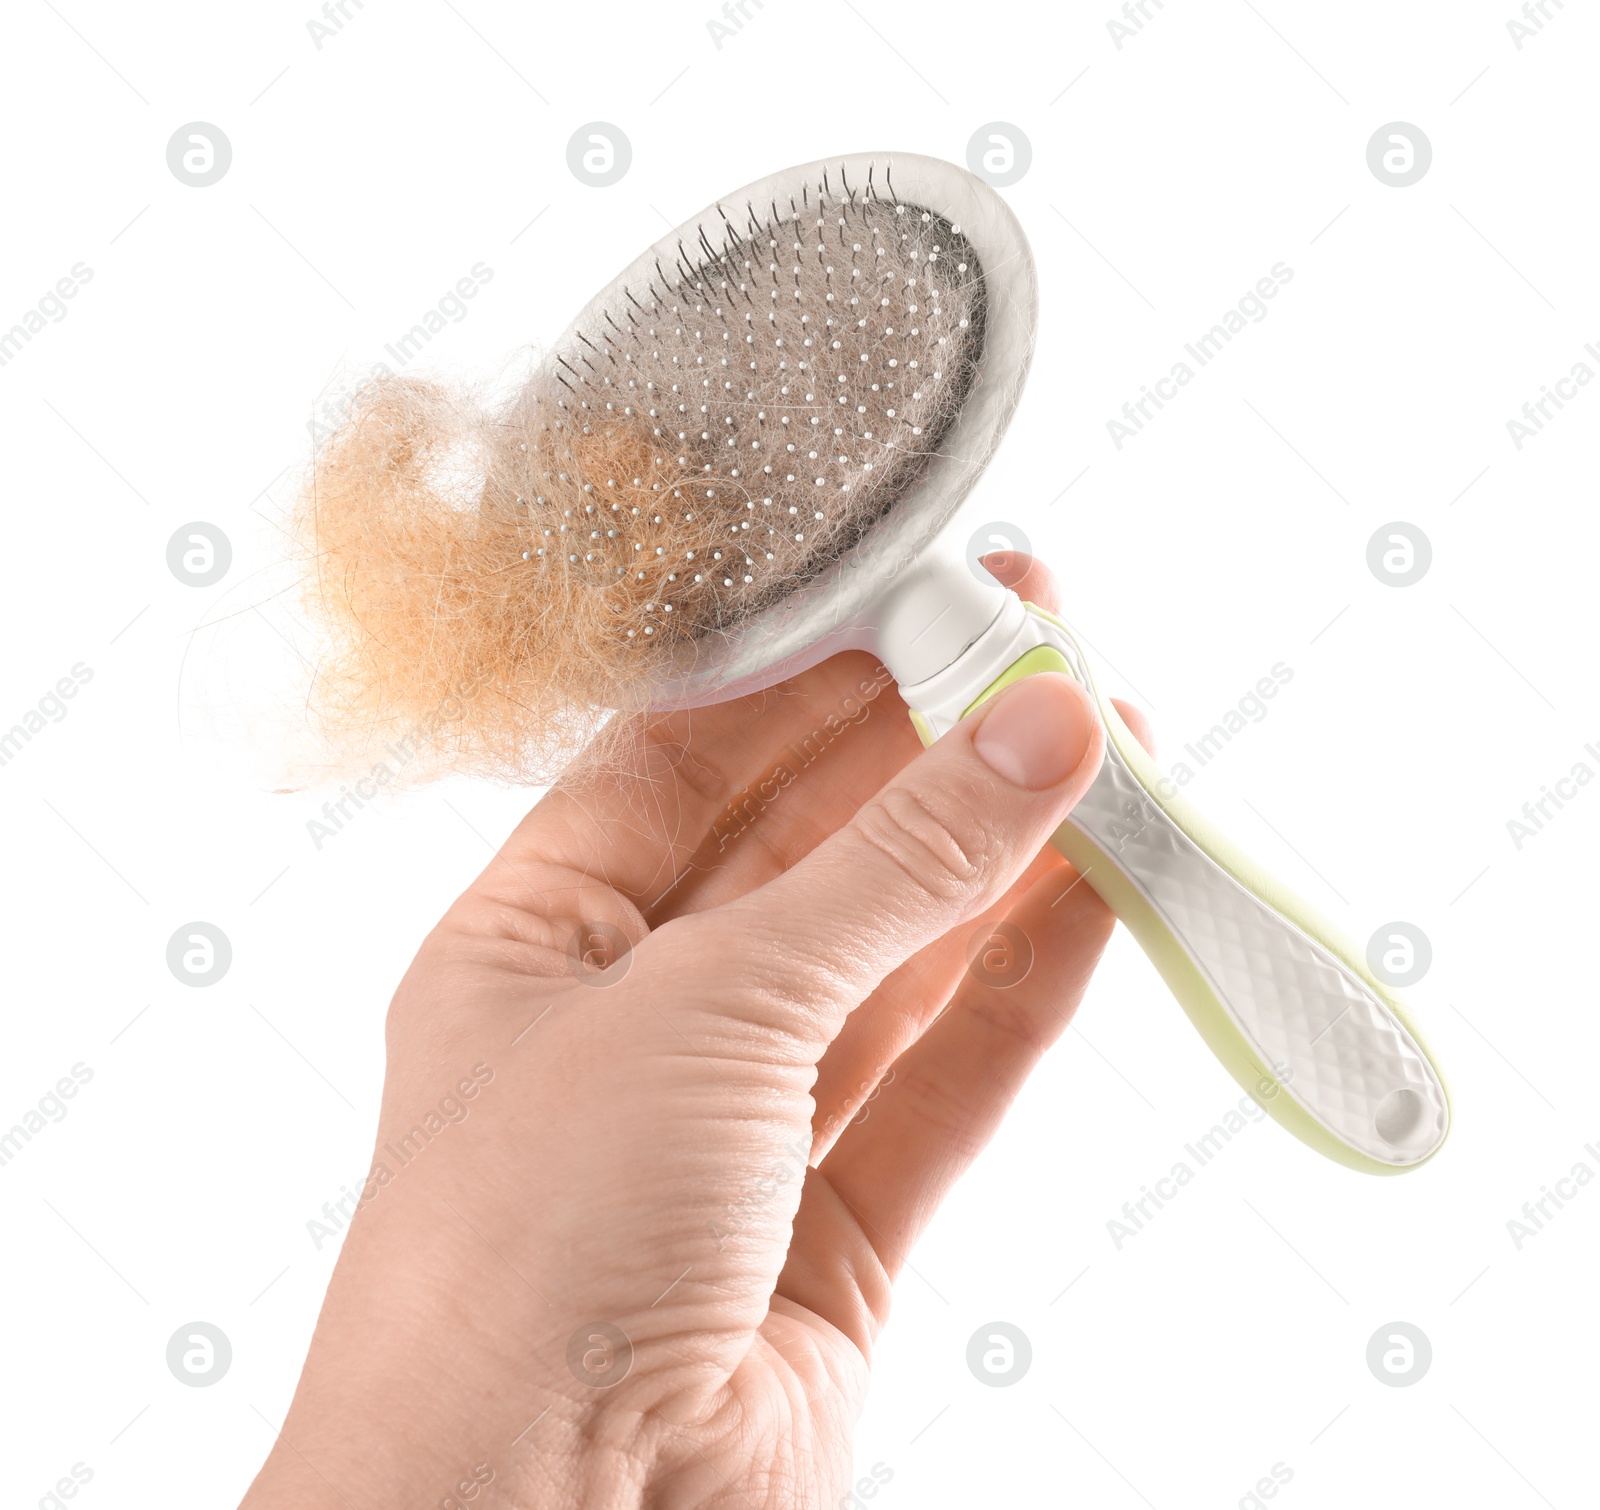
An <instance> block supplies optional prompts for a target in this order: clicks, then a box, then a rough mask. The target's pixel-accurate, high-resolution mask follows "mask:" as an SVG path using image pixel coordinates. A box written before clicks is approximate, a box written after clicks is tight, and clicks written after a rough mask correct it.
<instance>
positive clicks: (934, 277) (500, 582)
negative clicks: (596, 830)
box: [298, 160, 989, 779]
mask: <svg viewBox="0 0 1600 1510" xmlns="http://www.w3.org/2000/svg"><path fill="white" fill-rule="evenodd" d="M860 162H861V163H865V168H864V171H861V172H860V176H859V178H854V180H853V176H852V175H850V174H849V173H848V164H847V165H846V167H844V168H841V167H840V165H838V164H833V165H831V170H830V168H825V167H821V166H818V167H817V168H814V169H807V170H796V171H795V173H794V174H791V175H787V176H786V177H787V180H788V181H787V184H786V185H785V188H786V192H784V193H783V194H782V196H781V197H779V195H777V194H773V193H768V194H766V195H765V196H764V197H762V198H760V199H757V198H754V197H750V196H744V197H740V198H738V199H736V200H731V201H725V202H723V203H722V204H720V205H717V206H714V207H713V208H712V210H710V211H708V212H707V213H706V214H704V215H702V216H701V217H699V219H698V220H697V221H696V222H693V223H691V226H690V228H689V229H688V231H687V232H685V233H683V234H680V235H677V236H674V237H672V238H669V239H668V241H667V242H664V243H662V244H660V245H659V246H658V247H657V248H655V249H654V250H653V251H652V253H650V254H647V256H646V258H642V259H640V261H638V262H636V263H635V264H633V266H632V267H631V268H630V269H629V270H628V271H627V272H626V273H624V275H623V276H622V278H621V279H619V280H618V281H617V282H616V283H614V284H613V285H612V286H611V287H610V288H609V289H607V290H606V292H605V293H603V294H602V295H601V296H600V297H599V298H598V299H597V300H596V301H594V303H592V304H591V305H590V306H589V307H588V308H587V309H586V310H585V311H584V313H583V314H582V315H581V316H580V317H579V319H578V321H577V322H576V323H575V324H574V325H573V326H572V327H571V328H570V329H569V330H568V332H567V333H566V335H565V336H563V337H562V339H561V340H560V341H559V342H558V343H557V344H556V345H555V347H554V348H552V349H551V350H550V351H549V353H548V354H547V355H546V356H545V358H544V360H543V361H541V362H540V363H539V365H538V366H537V368H536V369H535V370H534V371H533V373H532V375H531V376H530V377H528V379H527V380H526V381H525V382H523V383H521V384H520V386H519V387H518V388H517V390H516V391H515V392H514V393H513V394H511V395H510V396H509V397H508V398H504V399H502V400H500V401H498V402H493V401H488V400H486V399H485V398H484V397H482V396H481V395H479V394H476V393H473V392H470V391H463V390H460V389H457V388H451V387H448V386H446V385H443V384H441V383H437V382H434V381H430V380H427V379H423V378H416V377H379V378H378V379H376V380H374V381H373V382H371V383H369V384H368V385H367V386H366V387H365V388H363V389H362V390H361V392H360V393H359V394H358V396H357V399H356V402H355V404H354V406H353V408H352V411H351V413H350V415H349V417H348V419H347V421H346V422H345V423H344V424H343V425H342V426H341V428H340V429H339V430H338V431H337V432H336V433H335V434H334V435H333V436H332V437H331V438H330V439H328V440H326V441H325V442H324V443H323V445H322V446H321V448H320V449H319V451H318V453H317V455H316V457H315V459H314V463H313V466H312V469H311V472H310V475H309V477H308V479H307V482H306V485H305V488H304V490H303V493H302V497H301V502H300V508H299V521H298V523H299V538H300V539H301V541H302V543H303V545H304V549H305V554H306V557H307V565H308V570H307V573H306V580H307V585H308V598H309V604H310V607H311V609H312V610H313V613H314V616H315V617H316V619H317V620H318V621H319V623H320V626H321V628H322V630H323V633H324V635H325V637H326V640H327V642H328V645H329V653H328V655H327V657H326V658H325V660H324V662H323V664H322V666H321V667H320V669H319V673H318V678H317V686H316V689H315V696H314V699H313V701H314V706H315V709H316V712H317V714H318V716H319V718H320V720H321V722H322V725H323V727H324V730H325V732H327V733H328V734H329V735H331V736H333V737H334V739H335V741H336V742H337V743H338V744H340V745H342V746H343V747H344V748H345V749H346V750H349V751H351V752H353V753H359V751H360V749H361V748H362V747H363V746H365V747H368V748H371V747H375V746H376V745H379V744H382V743H383V742H384V741H386V740H389V739H391V738H392V737H393V736H394V735H396V734H397V733H398V734H401V735H404V734H406V733H408V732H410V731H411V730H413V729H416V730H418V731H419V732H420V735H421V738H420V740H419V741H418V743H419V744H420V745H421V746H423V747H426V748H430V749H431V750H432V751H433V752H434V753H435V755H436V756H438V757H442V763H444V764H447V765H449V767H450V768H452V769H463V768H465V769H470V770H474V771H477V772H480V773H487V774H494V775H499V776H503V777H509V778H513V779H528V778H529V777H530V776H536V775H541V774H545V773H546V772H547V771H548V770H549V769H551V768H552V767H553V766H554V764H556V763H557V762H559V761H560V759H561V758H562V757H563V756H564V755H565V754H566V753H569V752H570V749H571V747H572V745H573V743H574V742H575V741H576V740H579V739H582V738H584V737H586V736H587V735H588V734H590V733H592V732H593V730H594V729H595V728H596V727H597V726H598V722H599V720H600V719H601V717H603V714H604V712H605V710H607V709H611V708H629V707H638V706H644V705H646V704H648V703H650V702H651V701H652V699H653V698H654V696H655V692H656V689H658V688H659V686H660V685H661V684H662V683H663V681H666V680H671V679H673V678H674V677H676V678H678V679H680V680H681V679H682V677H683V676H684V675H685V674H688V675H691V676H692V675H693V674H694V672H695V669H696V668H705V667H710V668H714V666H715V664H716V663H717V661H718V660H719V658H722V659H725V658H726V647H727V645H728V644H729V643H730V642H732V641H734V640H737V639H738V638H739V636H740V635H741V634H742V633H743V632H744V631H745V630H746V629H747V628H748V626H749V625H750V623H751V622H752V620H755V619H757V618H759V616H760V615H761V614H762V612H763V611H764V610H767V609H769V608H771V607H773V606H774V605H777V604H780V603H781V602H782V601H783V600H785V599H789V598H791V597H793V596H794V595H795V594H796V593H797V592H798V591H799V590H801V589H803V588H805V587H806V586H807V584H810V583H813V582H814V581H815V580H816V579H817V578H818V577H819V576H821V575H823V574H825V573H827V572H829V571H830V570H831V569H834V568H835V567H836V564H837V563H838V562H839V561H840V559H841V558H842V557H844V556H845V555H846V554H847V553H848V552H850V551H851V550H852V549H853V548H855V547H856V546H857V545H858V543H860V542H861V541H862V540H863V538H864V537H865V536H866V535H867V533H868V532H869V531H870V530H872V529H873V528H874V526H876V525H878V524H879V522H880V521H882V520H883V519H884V518H885V517H886V516H887V515H889V514H890V512H891V511H892V510H893V509H894V508H895V506H896V504H898V503H900V502H901V501H903V500H905V499H906V498H907V497H908V496H909V495H910V494H912V493H913V492H914V491H915V490H916V488H917V487H918V485H919V484H920V483H921V482H922V481H923V479H924V476H925V474H926V473H927V471H928V469H929V467H930V464H931V463H932V462H933V461H934V460H935V459H936V458H939V452H940V447H941V444H942V442H944V440H945V439H946V437H947V435H948V434H949V433H950V432H951V429H952V426H953V425H955V423H956V422H957V420H958V418H959V417H960V415H961V413H962V411H963V408H964V406H965V405H966V404H967V403H968V400H969V398H970V396H971V395H972V393H973V390H974V387H975V385H976V384H977V382H978V379H979V374H980V371H981V364H982V361H983V356H984V351H985V334H986V326H987V322H988V317H989V300H988V297H987V286H986V282H985V270H984V268H983V266H982V265H981V264H980V261H979V256H978V252H977V249H976V248H975V247H974V245H973V244H972V242H971V241H970V240H969V239H968V236H967V235H966V234H965V233H964V232H963V229H962V227H961V225H960V224H959V222H957V221H954V220H952V219H950V218H947V216H946V214H944V213H942V212H941V211H940V209H938V208H936V207H935V206H933V205H931V204H925V203H920V202H917V201H916V200H915V199H910V198H908V197H907V195H906V193H905V192H904V190H903V189H901V190H899V191H897V189H896V186H895V184H894V181H893V179H894V174H893V167H892V165H891V164H889V163H884V162H880V163H878V164H873V163H871V162H868V161H867V160H860ZM940 166H941V168H944V169H945V171H947V172H949V173H957V172H959V170H955V169H949V168H948V167H947V166H946V165H940ZM858 168H859V164H858ZM962 177H963V178H965V177H966V175H962ZM780 183H782V180H769V181H767V182H766V183H765V184H763V185H761V186H757V187H761V188H771V187H773V185H774V184H780ZM980 187H981V186H980ZM940 459H942V458H940ZM439 763H440V761H439V760H436V761H434V762H432V765H433V766H434V768H437V766H438V764H439Z"/></svg>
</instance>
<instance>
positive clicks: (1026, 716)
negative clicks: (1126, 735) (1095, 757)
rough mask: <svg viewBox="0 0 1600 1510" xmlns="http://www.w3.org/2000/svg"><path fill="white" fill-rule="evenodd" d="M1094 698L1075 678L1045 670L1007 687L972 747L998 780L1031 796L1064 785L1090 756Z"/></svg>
mask: <svg viewBox="0 0 1600 1510" xmlns="http://www.w3.org/2000/svg"><path fill="white" fill-rule="evenodd" d="M1091 719H1092V715H1091V713H1090V711H1089V705H1088V699H1087V698H1086V697H1085V696H1084V695H1083V694H1082V693H1081V692H1080V691H1079V690H1078V688H1077V686H1076V685H1075V684H1074V683H1073V681H1072V679H1071V678H1070V677H1068V676H1066V675H1064V674H1063V673H1062V672H1059V671H1043V672H1040V673H1038V674H1037V675H1035V676H1029V677H1024V678H1023V679H1022V680H1021V681H1020V682H1017V683H1016V684H1015V685H1014V686H1011V687H1007V688H1006V690H1005V691H1004V692H1002V693H1001V694H1000V695H999V696H998V697H997V698H996V699H995V703H994V707H993V708H992V709H990V711H989V712H988V713H987V714H986V715H985V717H984V720H983V722H982V723H981V724H979V725H978V732H977V733H976V734H975V735H973V737H972V748H973V749H974V750H976V751H977V752H978V756H979V758H980V759H981V760H982V761H983V763H984V764H985V765H986V766H988V767H989V769H990V770H991V771H993V772H994V773H995V774H996V775H997V776H1003V777H1005V779H1006V780H1007V781H1009V782H1011V783H1012V784H1013V785H1014V786H1020V787H1023V788H1025V789H1026V790H1027V791H1030V792H1042V791H1044V790H1045V788H1046V787H1052V786H1059V785H1060V783H1061V782H1063V781H1065V780H1066V779H1067V777H1069V776H1070V775H1071V774H1072V773H1073V772H1074V771H1075V770H1077V769H1078V767H1079V765H1081V764H1082V762H1083V757H1084V756H1085V755H1086V754H1088V752H1089V740H1090V736H1091V734H1092V733H1093V725H1092V722H1091Z"/></svg>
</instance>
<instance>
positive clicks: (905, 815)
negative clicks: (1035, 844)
mask: <svg viewBox="0 0 1600 1510" xmlns="http://www.w3.org/2000/svg"><path fill="white" fill-rule="evenodd" d="M858 822H859V825H860V832H861V836H862V838H863V839H865V840H866V842H867V843H868V844H870V845H871V846H872V847H873V848H874V849H876V850H878V851H879V853H881V854H883V855H884V856H886V857H887V858H888V859H889V860H890V861H891V862H892V863H893V864H894V865H895V866H896V867H897V868H898V869H899V870H900V871H901V872H902V873H903V874H904V875H905V876H906V877H907V878H908V879H910V880H911V881H912V882H913V883H914V884H915V885H916V886H917V887H919V888H920V889H921V890H923V891H926V892H927V893H928V894H929V895H930V896H934V897H937V898H939V899H940V900H941V901H954V900H956V899H958V898H960V897H963V896H966V895H968V894H970V893H971V892H972V891H973V890H975V889H976V888H977V886H978V885H979V884H980V882H981V880H982V877H983V874H984V870H985V866H986V862H987V861H988V859H989V858H990V850H991V848H992V841H991V839H990V835H989V831H988V830H987V829H986V828H985V827H984V824H983V821H982V819H981V818H980V817H979V816H978V814H977V813H976V812H975V811H974V810H973V809H972V808H971V807H970V806H969V807H967V808H965V809H962V808H960V807H958V805H957V804H956V803H954V802H948V803H940V804H938V805H933V804H930V803H929V802H928V801H927V800H926V799H924V798H923V797H922V796H921V795H919V794H918V793H916V792H913V791H911V790H910V789H909V788H906V787H891V788H889V789H888V790H887V791H885V792H880V793H879V794H878V795H877V796H876V797H874V798H873V799H872V800H871V801H870V802H869V803H867V805H866V806H865V807H863V808H862V809H861V814H860V817H859V819H858Z"/></svg>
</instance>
